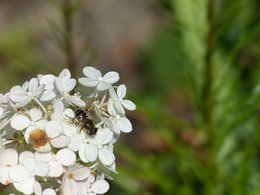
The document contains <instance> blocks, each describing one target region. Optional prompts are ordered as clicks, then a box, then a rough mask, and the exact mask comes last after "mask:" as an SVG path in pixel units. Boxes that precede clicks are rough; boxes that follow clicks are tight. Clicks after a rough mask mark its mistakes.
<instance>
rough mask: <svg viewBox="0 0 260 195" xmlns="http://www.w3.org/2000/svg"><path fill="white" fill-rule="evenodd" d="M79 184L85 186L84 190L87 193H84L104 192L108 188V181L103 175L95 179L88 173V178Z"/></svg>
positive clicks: (90, 194)
mask: <svg viewBox="0 0 260 195" xmlns="http://www.w3.org/2000/svg"><path fill="white" fill-rule="evenodd" d="M81 185H82V186H84V187H85V188H86V190H85V192H87V193H84V194H86V195H96V194H104V193H106V192H107V191H108V190H109V183H108V182H107V181H106V180H104V179H103V177H97V178H96V179H95V177H94V176H93V175H90V176H89V178H88V180H87V181H86V182H85V183H84V184H83V183H82V184H81ZM82 188H83V187H82ZM82 194H83V193H82Z"/></svg>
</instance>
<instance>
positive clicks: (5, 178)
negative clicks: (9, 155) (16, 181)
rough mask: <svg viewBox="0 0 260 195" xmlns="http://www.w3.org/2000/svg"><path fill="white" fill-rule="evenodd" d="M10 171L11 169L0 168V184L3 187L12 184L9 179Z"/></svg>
mask: <svg viewBox="0 0 260 195" xmlns="http://www.w3.org/2000/svg"><path fill="white" fill-rule="evenodd" d="M10 169H11V167H1V166H0V183H2V184H3V185H8V184H9V183H11V182H12V181H11V179H10V177H9V171H10Z"/></svg>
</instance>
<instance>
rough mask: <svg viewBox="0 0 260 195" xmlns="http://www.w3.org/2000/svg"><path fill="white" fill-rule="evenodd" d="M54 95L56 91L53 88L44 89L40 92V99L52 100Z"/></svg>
mask: <svg viewBox="0 0 260 195" xmlns="http://www.w3.org/2000/svg"><path fill="white" fill-rule="evenodd" d="M55 97H56V93H55V92H54V91H53V90H46V91H44V92H43V93H42V95H41V97H40V100H41V101H44V102H47V101H50V100H53V99H54V98H55Z"/></svg>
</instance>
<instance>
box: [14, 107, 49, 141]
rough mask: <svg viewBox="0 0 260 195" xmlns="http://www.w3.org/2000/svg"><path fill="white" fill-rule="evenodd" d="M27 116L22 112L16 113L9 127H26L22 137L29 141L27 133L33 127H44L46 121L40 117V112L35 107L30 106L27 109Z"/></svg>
mask: <svg viewBox="0 0 260 195" xmlns="http://www.w3.org/2000/svg"><path fill="white" fill-rule="evenodd" d="M29 116H30V118H28V117H27V116H25V115H23V114H16V115H15V116H14V117H13V118H12V120H11V123H10V124H11V127H13V128H14V129H15V130H18V131H22V130H24V129H26V131H25V134H24V137H25V140H26V142H27V143H29V135H30V133H31V132H32V131H33V130H34V129H44V128H45V125H46V123H47V121H46V120H45V119H42V112H41V110H39V109H37V108H32V109H30V111H29Z"/></svg>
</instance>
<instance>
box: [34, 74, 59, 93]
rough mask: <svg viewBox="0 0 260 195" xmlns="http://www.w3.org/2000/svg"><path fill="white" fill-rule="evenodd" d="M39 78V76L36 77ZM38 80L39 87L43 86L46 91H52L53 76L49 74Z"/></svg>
mask: <svg viewBox="0 0 260 195" xmlns="http://www.w3.org/2000/svg"><path fill="white" fill-rule="evenodd" d="M38 78H39V76H38ZM39 80H40V85H44V86H45V89H46V90H50V89H54V81H55V76H54V75H51V74H47V75H43V76H42V77H41V78H39Z"/></svg>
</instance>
